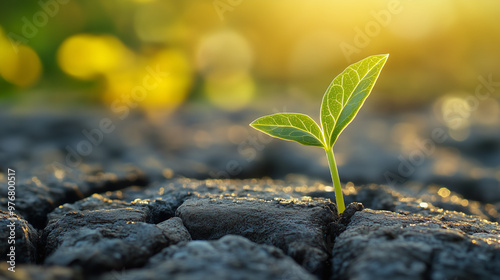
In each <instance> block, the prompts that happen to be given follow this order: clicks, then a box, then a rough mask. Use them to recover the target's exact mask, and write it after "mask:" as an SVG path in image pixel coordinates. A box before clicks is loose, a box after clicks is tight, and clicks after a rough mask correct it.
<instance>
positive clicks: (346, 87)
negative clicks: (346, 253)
mask: <svg viewBox="0 0 500 280" xmlns="http://www.w3.org/2000/svg"><path fill="white" fill-rule="evenodd" d="M388 57H389V55H388V54H382V55H374V56H370V57H367V58H365V59H363V60H361V61H359V62H356V63H354V64H352V65H350V66H349V67H347V68H346V69H345V70H344V71H343V72H342V73H341V74H340V75H338V76H337V77H335V79H333V81H332V83H331V84H330V86H328V89H327V90H326V92H325V95H324V96H323V101H322V102H321V112H320V120H321V127H320V126H319V125H318V124H316V122H315V121H314V120H313V119H312V118H311V117H309V116H308V115H304V114H297V113H278V114H273V115H269V116H264V117H261V118H258V119H256V120H255V121H253V122H252V123H251V124H250V126H252V127H253V128H255V129H257V130H260V131H262V132H264V133H266V134H269V135H271V136H273V137H276V138H280V139H283V140H289V141H295V142H299V143H300V144H303V145H306V146H316V147H322V148H323V149H325V152H326V156H327V158H328V164H329V166H330V173H331V176H332V181H333V185H334V190H335V198H336V202H337V208H338V210H339V213H342V212H344V210H345V205H344V197H343V195H342V189H341V186H340V179H339V175H338V171H337V164H336V163H335V157H334V155H333V145H334V144H335V141H337V138H338V137H339V135H340V133H341V132H342V131H343V130H344V128H345V127H346V126H347V125H348V124H349V123H350V122H351V121H352V120H353V119H354V117H355V116H356V114H357V113H358V111H359V109H360V108H361V106H362V105H363V103H364V102H365V100H366V98H367V97H368V95H369V94H370V92H371V90H372V88H373V86H374V85H375V82H376V81H377V78H378V76H379V74H380V71H381V70H382V68H383V67H384V64H385V62H386V60H387V58H388Z"/></svg>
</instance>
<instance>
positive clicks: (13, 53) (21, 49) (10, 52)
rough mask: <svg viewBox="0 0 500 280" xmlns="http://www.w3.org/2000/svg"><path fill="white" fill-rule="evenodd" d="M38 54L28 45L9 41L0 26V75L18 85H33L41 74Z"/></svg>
mask: <svg viewBox="0 0 500 280" xmlns="http://www.w3.org/2000/svg"><path fill="white" fill-rule="evenodd" d="M41 73H42V64H41V62H40V58H39V57H38V54H37V53H36V52H35V51H34V50H33V49H32V48H30V47H29V46H26V45H24V44H20V45H18V44H17V43H14V42H13V41H11V40H10V39H9V38H8V37H7V36H6V35H5V33H4V31H3V30H2V28H1V27H0V75H1V76H2V78H4V79H5V80H6V81H8V82H10V83H12V84H14V85H17V86H19V87H29V86H32V85H34V84H35V83H36V82H37V81H38V80H39V79H40V76H41Z"/></svg>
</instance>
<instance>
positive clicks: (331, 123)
mask: <svg viewBox="0 0 500 280" xmlns="http://www.w3.org/2000/svg"><path fill="white" fill-rule="evenodd" d="M387 57H389V55H388V54H383V55H374V56H370V57H367V58H365V59H363V60H361V61H359V62H356V63H354V64H352V65H350V66H349V67H347V68H346V69H345V70H344V72H342V73H341V74H340V75H338V76H337V77H335V79H333V81H332V83H331V84H330V86H329V87H328V89H327V90H326V92H325V95H324V96H323V102H322V103H321V124H322V128H323V131H324V134H325V142H326V143H325V144H326V146H327V147H333V144H335V141H337V138H338V137H339V135H340V133H341V132H342V131H343V130H344V128H345V127H346V126H347V125H348V124H349V123H350V122H351V121H352V120H353V119H354V117H355V116H356V114H357V113H358V111H359V109H360V108H361V106H362V105H363V103H364V102H365V100H366V98H367V97H368V95H369V94H370V92H371V90H372V88H373V86H374V85H375V82H376V81H377V78H378V76H379V74H380V71H381V70H382V67H384V64H385V62H386V60H387Z"/></svg>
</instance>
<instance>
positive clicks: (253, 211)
mask: <svg viewBox="0 0 500 280" xmlns="http://www.w3.org/2000/svg"><path fill="white" fill-rule="evenodd" d="M188 116H189V115H188ZM188 116H183V117H182V118H180V117H178V119H176V117H175V116H174V117H171V118H170V120H169V121H165V123H161V124H158V123H157V124H154V125H153V124H152V123H151V122H146V121H145V120H144V118H143V117H141V116H131V117H130V118H129V119H127V120H125V121H123V122H115V125H116V129H115V132H113V133H109V134H103V135H102V136H103V137H102V139H101V138H100V137H97V136H98V134H95V135H97V136H96V137H97V138H95V139H94V140H99V139H101V141H99V143H97V142H96V143H97V145H93V146H92V152H91V153H89V154H88V155H81V154H78V152H76V153H75V154H72V153H71V152H68V149H67V147H68V146H69V147H70V148H71V149H74V150H75V151H76V149H77V147H78V143H80V142H81V141H82V140H85V139H87V138H85V136H84V135H83V134H82V130H87V131H91V132H92V129H94V128H95V123H96V122H97V123H98V121H99V120H100V118H98V117H93V118H92V117H90V116H75V117H72V118H61V117H60V116H52V117H47V116H44V117H40V116H35V117H33V116H29V117H27V116H14V117H12V116H10V119H11V120H12V119H15V120H16V121H15V122H14V121H10V122H3V123H0V133H1V135H2V141H1V142H0V172H1V174H0V182H1V183H2V185H3V186H6V185H7V177H8V176H7V173H8V168H12V169H15V170H16V190H15V192H16V194H15V197H16V199H15V210H14V213H13V214H14V215H11V213H10V212H9V209H8V195H7V190H6V188H4V187H2V188H1V196H0V227H1V228H2V231H0V240H1V242H2V246H0V259H1V260H2V262H1V264H0V279H28V280H29V279H103V280H104V279H106V280H108V279H203V280H206V279H498V277H499V275H500V226H499V224H498V221H499V220H500V218H499V215H498V210H500V203H499V202H500V186H499V185H498V179H497V178H496V177H495V173H494V171H495V168H496V166H497V165H499V163H498V162H499V161H500V160H498V159H495V158H494V157H492V155H496V156H498V158H500V134H499V133H497V132H495V133H489V134H488V133H483V134H481V133H479V134H477V135H479V136H477V137H476V138H474V137H473V138H472V139H468V140H466V141H465V142H467V141H468V142H469V143H468V144H467V145H469V146H474V145H476V148H475V149H476V150H474V149H473V148H471V147H469V148H467V149H465V148H464V149H462V148H460V145H466V144H465V143H463V142H453V141H451V142H450V141H449V140H447V141H445V142H443V143H437V142H436V143H434V146H432V147H433V152H432V153H430V154H429V155H428V156H426V159H425V160H424V161H422V163H421V164H419V165H413V167H412V166H409V167H412V168H414V169H415V172H412V173H411V174H409V172H404V171H405V170H398V168H400V165H401V162H399V163H398V161H399V160H398V153H400V152H401V151H395V152H394V151H393V152H392V154H391V153H390V152H386V151H389V150H390V147H392V146H397V145H394V143H382V142H377V139H378V138H377V135H376V133H375V132H373V135H374V136H373V137H372V136H370V137H364V138H363V137H359V139H358V137H356V135H355V134H356V132H352V133H351V134H348V137H351V138H350V139H351V142H352V143H351V145H358V146H357V147H359V149H358V150H365V149H367V150H370V153H366V154H364V155H363V156H362V157H357V153H358V151H357V150H356V149H352V148H351V149H349V148H346V149H342V147H346V146H342V145H345V144H342V143H340V149H339V151H340V152H339V153H338V154H339V158H342V154H344V156H346V158H349V160H344V161H343V163H342V164H341V165H340V166H339V169H340V171H339V172H340V174H341V178H342V181H344V182H349V181H352V182H349V183H347V184H345V185H344V186H343V191H344V194H345V200H346V204H348V205H349V206H348V207H347V209H346V211H345V212H344V213H343V214H342V215H340V216H339V215H338V214H337V207H336V205H335V204H334V203H333V202H334V201H335V197H334V192H333V189H332V187H331V186H330V185H329V183H328V182H329V178H328V176H329V175H328V169H327V168H326V166H325V162H323V160H322V159H321V158H323V157H324V155H323V154H322V153H318V151H316V150H314V148H310V147H309V148H308V149H307V150H305V151H309V149H313V150H314V151H312V152H311V154H310V155H308V154H307V153H306V152H303V150H301V148H297V146H296V145H289V144H286V145H278V143H277V142H276V143H275V142H274V141H272V142H271V140H270V139H267V138H259V136H258V134H248V133H250V132H246V130H242V129H243V128H242V126H240V125H238V124H239V123H243V122H244V123H246V119H247V118H251V116H250V117H249V116H247V115H245V114H241V115H230V116H226V118H224V119H227V120H228V121H227V122H226V123H223V124H219V125H218V126H217V127H215V126H212V127H210V126H209V127H208V128H207V127H204V126H203V125H201V124H198V123H199V122H201V119H203V120H204V123H203V124H205V125H207V124H208V123H210V114H207V115H203V113H200V116H198V115H197V117H192V116H191V117H188ZM212 118H216V117H215V116H212ZM219 118H220V116H219ZM378 122H380V120H378V121H375V120H374V121H373V122H372V123H370V122H369V121H367V124H366V130H365V131H364V133H365V134H367V135H372V133H371V132H372V130H380V127H377V125H376V123H378ZM14 123H15V124H14ZM383 123H391V120H384V122H383ZM393 124H394V126H398V125H401V123H398V122H393ZM200 127H203V128H200ZM28 128H29V129H28ZM210 129H212V130H213V131H214V132H213V133H210ZM245 129H246V128H245ZM387 129H389V131H390V128H387ZM225 131H230V132H229V133H228V132H225ZM424 131H425V130H424ZM245 133H247V134H245ZM252 133H253V132H252ZM240 134H243V136H241V135H240ZM172 135H175V137H173V136H172ZM349 135H350V136H349ZM475 135H476V134H475ZM356 139H357V140H356ZM89 141H90V140H89ZM359 141H361V142H359ZM474 141H475V142H474ZM377 143H378V144H377ZM377 145H380V146H377ZM484 145H486V146H487V147H486V148H485V147H484ZM496 145H498V146H496ZM457 147H458V148H457ZM481 149H487V151H488V152H485V153H481V152H480V151H481ZM421 151H422V152H425V150H421ZM452 151H460V153H458V157H456V153H455V152H452ZM462 151H463V152H462ZM450 153H451V154H453V155H450ZM278 155H279V156H278ZM443 157H444V158H445V159H446V160H451V159H450V157H455V159H454V161H451V164H452V166H451V167H450V166H445V167H446V168H448V169H449V168H453V167H454V168H455V170H454V173H453V174H452V175H447V176H444V175H442V174H443V172H441V171H442V170H441V169H439V168H438V167H439V166H441V165H442V164H444V163H442V162H440V161H442V160H443ZM471 157H478V158H477V159H476V161H473V160H471ZM410 158H411V157H410ZM413 159H415V158H413ZM339 161H340V162H342V160H339ZM471 162H472V163H471ZM440 164H441V165H440ZM368 166H369V168H368ZM299 167H302V168H299ZM406 167H408V166H406ZM466 167H468V168H469V169H470V168H475V170H476V171H475V173H468V172H467V168H466ZM287 169H288V171H287ZM422 170H424V171H425V170H426V171H427V172H424V171H422ZM478 170H479V171H478ZM406 171H407V170H406ZM289 172H295V173H300V174H296V175H287V174H288V173H289ZM387 172H391V173H390V174H394V175H398V176H399V178H398V180H399V181H398V180H396V181H384V180H385V177H384V176H383V174H384V173H386V174H388V173H387ZM476 173H480V174H483V175H484V176H483V177H481V178H476V177H477V176H476V175H477V174H476ZM373 174H375V175H373ZM488 174H492V175H491V176H489V175H488ZM264 176H267V178H264V179H253V178H262V177H264ZM475 176H476V177H475ZM488 176H489V177H488ZM226 177H231V178H236V179H225V178H226ZM269 178H274V180H272V179H269ZM401 178H403V179H404V182H403V181H401V180H400V179H401ZM471 189H472V190H471ZM12 223H14V224H15V230H14V232H15V241H16V242H15V272H11V271H9V270H8V268H9V267H10V264H8V262H7V261H8V258H9V257H8V256H7V254H9V252H10V250H11V248H10V247H9V246H10V245H8V244H7V240H8V237H9V235H11V231H10V230H4V229H6V228H9V227H8V225H10V224H12Z"/></svg>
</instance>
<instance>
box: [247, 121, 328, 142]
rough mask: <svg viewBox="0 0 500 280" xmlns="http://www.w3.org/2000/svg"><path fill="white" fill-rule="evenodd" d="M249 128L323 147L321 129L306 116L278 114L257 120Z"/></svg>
mask: <svg viewBox="0 0 500 280" xmlns="http://www.w3.org/2000/svg"><path fill="white" fill-rule="evenodd" d="M250 126H252V127H253V128H255V129H258V130H260V131H262V132H264V133H267V134H269V135H271V136H274V137H276V138H280V139H284V140H290V141H295V142H299V143H300V144H303V145H306V146H317V147H324V144H323V134H322V132H321V129H320V128H319V126H318V125H317V124H316V122H315V121H314V120H313V119H311V117H309V116H308V115H304V114H296V113H279V114H274V115H269V116H264V117H261V118H258V119H256V120H255V121H253V122H252V123H251V124H250Z"/></svg>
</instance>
